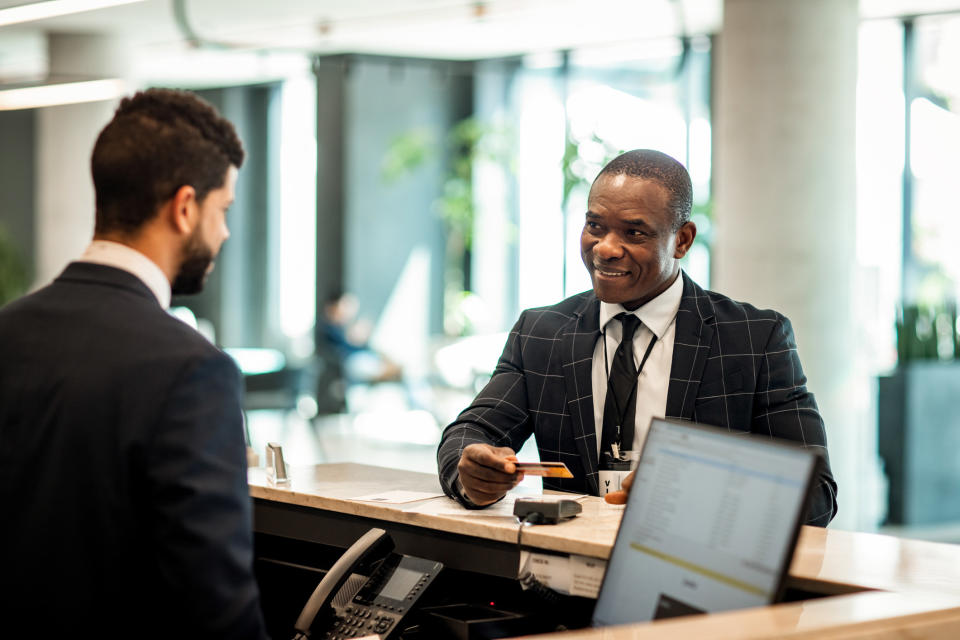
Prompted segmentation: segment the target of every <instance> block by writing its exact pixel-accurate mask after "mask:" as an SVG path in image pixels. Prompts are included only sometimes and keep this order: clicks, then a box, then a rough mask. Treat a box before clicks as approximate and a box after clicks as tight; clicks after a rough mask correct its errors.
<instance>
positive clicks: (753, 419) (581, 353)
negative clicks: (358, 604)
mask: <svg viewBox="0 0 960 640" xmlns="http://www.w3.org/2000/svg"><path fill="white" fill-rule="evenodd" d="M599 310H600V303H599V301H598V300H597V298H596V296H595V295H594V294H593V292H592V291H588V292H584V293H581V294H579V295H576V296H573V297H571V298H567V299H566V300H564V301H563V302H560V303H559V304H556V305H553V306H550V307H542V308H539V309H528V310H527V311H524V312H523V313H522V314H521V315H520V319H519V320H518V321H517V324H516V325H515V326H514V327H513V330H512V331H511V332H510V336H509V338H508V339H507V344H506V347H505V348H504V350H503V355H502V356H501V357H500V362H499V363H498V364H497V368H496V370H495V371H494V373H493V377H492V378H491V379H490V382H489V383H487V386H486V387H484V389H483V390H482V391H481V392H480V393H479V394H478V395H477V397H476V399H475V400H474V401H473V404H472V405H470V407H468V408H467V409H466V410H465V411H464V412H463V413H461V414H460V416H459V417H458V418H457V420H456V421H454V422H453V423H452V424H451V425H449V426H448V427H447V428H446V430H445V431H444V434H443V438H442V439H441V442H440V447H439V450H438V452H437V464H438V468H439V470H440V481H441V484H442V485H443V488H444V491H446V493H447V495H449V496H451V497H454V498H456V499H457V500H460V502H462V503H463V502H464V501H463V500H462V498H461V497H460V495H459V494H458V492H457V491H456V490H455V483H456V479H457V462H458V461H459V459H460V454H461V452H462V451H463V449H464V448H465V447H466V446H467V445H469V444H472V443H475V442H480V443H487V444H492V445H494V446H508V447H511V448H512V449H514V450H515V451H518V450H519V449H520V447H521V446H522V445H523V443H524V442H525V441H526V439H527V438H528V437H529V436H530V435H531V434H534V435H535V437H536V440H537V446H538V448H539V450H540V458H541V459H542V460H559V461H561V462H564V463H566V465H567V466H568V467H569V468H570V470H571V471H572V472H573V475H574V478H572V479H569V480H562V479H544V488H546V489H559V490H563V491H574V492H580V493H590V494H592V495H598V494H599V487H598V484H597V482H598V481H597V465H598V457H597V435H596V428H595V423H594V415H593V392H592V386H591V372H592V366H593V364H592V363H593V349H594V345H595V344H596V342H597V340H598V339H599V337H600V327H599V326H598V325H599V315H600V314H599ZM805 385H806V377H805V376H804V375H803V369H802V368H801V366H800V359H799V358H798V357H797V347H796V342H795V341H794V337H793V329H792V328H791V326H790V321H789V320H787V318H785V317H784V316H782V315H780V314H779V313H777V312H775V311H769V310H758V309H756V308H754V307H752V306H751V305H748V304H743V303H740V302H735V301H733V300H730V299H729V298H727V297H726V296H722V295H720V294H718V293H714V292H712V291H705V290H703V289H701V288H700V287H699V286H698V285H697V284H696V283H695V282H693V281H692V280H691V279H690V278H689V277H687V275H686V274H683V298H682V300H681V302H680V311H679V313H678V315H677V324H676V338H675V341H674V347H673V364H672V365H671V370H670V384H669V387H668V390H667V415H666V416H665V417H668V418H679V419H683V420H691V421H694V422H699V423H703V424H710V425H715V426H719V427H725V428H727V429H729V430H731V431H741V432H744V431H746V432H752V433H755V434H763V435H769V436H773V437H776V438H786V439H788V440H795V441H797V442H801V443H803V445H804V446H808V447H816V448H818V449H820V450H821V451H822V452H823V454H824V458H825V460H824V461H825V465H824V467H823V469H824V471H823V473H822V474H821V477H820V479H819V482H818V486H817V488H816V491H815V496H814V500H813V502H812V504H811V507H810V509H809V510H808V513H807V523H808V524H816V525H820V526H826V525H827V523H829V522H830V520H831V519H832V518H833V516H834V515H835V514H836V511H837V503H836V491H837V485H836V483H835V482H834V480H833V476H832V474H831V472H830V466H829V462H828V461H827V459H826V444H827V440H826V433H825V431H824V426H823V420H822V419H821V418H820V414H819V412H818V410H817V405H816V402H815V401H814V399H813V395H812V394H811V393H809V392H808V391H807V389H806V386H805ZM464 504H466V503H464Z"/></svg>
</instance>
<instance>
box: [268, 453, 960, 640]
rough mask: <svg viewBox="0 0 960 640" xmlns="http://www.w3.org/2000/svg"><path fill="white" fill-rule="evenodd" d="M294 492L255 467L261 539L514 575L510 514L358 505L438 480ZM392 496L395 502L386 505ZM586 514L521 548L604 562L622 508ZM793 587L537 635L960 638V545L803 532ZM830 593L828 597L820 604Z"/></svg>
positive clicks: (307, 477)
mask: <svg viewBox="0 0 960 640" xmlns="http://www.w3.org/2000/svg"><path fill="white" fill-rule="evenodd" d="M290 477H291V482H290V484H289V485H276V486H275V485H273V484H272V483H271V482H269V481H268V479H267V477H266V475H265V473H264V471H263V469H256V468H254V469H251V470H250V473H249V481H250V492H251V495H252V496H253V498H254V528H255V531H256V532H257V533H258V534H267V535H269V536H274V537H278V538H282V539H291V540H297V541H302V542H305V543H318V544H323V545H328V546H332V547H339V548H346V547H348V546H349V545H350V544H352V542H353V541H354V540H356V539H357V538H358V537H360V535H362V534H363V533H364V532H365V531H367V530H368V529H369V528H370V527H372V526H379V527H381V528H384V529H386V530H387V531H388V532H389V533H390V534H391V536H392V537H393V539H394V541H395V542H396V546H397V550H398V551H400V552H402V553H407V554H411V555H418V556H422V557H426V558H430V559H433V560H437V561H440V562H443V563H444V565H445V566H446V567H448V568H452V569H457V570H463V571H470V572H476V573H480V574H486V575H490V576H499V577H501V578H516V576H517V572H518V568H519V563H520V557H521V556H520V547H519V546H518V544H517V538H518V525H517V522H516V520H515V519H514V518H512V517H510V516H506V515H493V514H490V515H486V514H484V515H481V513H484V512H467V511H466V510H462V509H460V508H459V507H458V506H456V504H455V503H454V502H453V501H451V500H449V499H448V498H445V497H433V498H426V497H425V499H422V500H417V501H411V502H405V503H402V504H391V503H384V502H371V501H357V500H355V498H357V497H365V496H366V497H369V496H374V495H375V494H381V495H382V494H383V493H384V492H388V491H408V492H422V493H423V494H424V496H426V495H427V494H430V495H439V494H440V493H441V491H440V487H439V483H438V481H437V478H436V476H435V475H434V474H432V473H430V474H428V473H417V472H410V471H400V470H396V469H386V468H380V467H371V466H366V465H359V464H350V463H345V464H330V465H317V466H312V467H302V468H298V467H292V468H290ZM384 499H389V496H386V497H384ZM581 504H582V506H583V512H582V513H581V514H580V516H578V517H576V518H574V519H572V520H570V521H567V522H563V523H560V524H557V525H542V526H527V527H525V528H524V529H523V532H522V543H523V548H524V549H527V550H533V551H535V552H542V553H545V554H551V555H555V556H557V557H563V556H564V555H565V554H575V555H576V556H584V557H587V558H595V559H600V560H604V561H605V560H606V558H607V557H608V556H609V554H610V549H611V547H612V545H613V541H614V539H615V537H616V532H617V528H618V526H619V523H620V517H621V514H622V512H623V507H618V506H613V505H608V504H606V503H605V502H604V501H603V500H602V499H600V498H595V497H586V498H583V499H582V501H581ZM787 587H788V588H789V589H791V590H793V591H794V592H795V593H805V594H809V595H810V596H811V598H810V599H804V600H800V601H797V602H789V603H784V604H779V605H775V606H770V607H763V608H756V609H745V610H740V611H733V612H727V613H721V614H711V615H707V616H691V617H687V618H677V619H673V620H663V621H657V622H654V623H647V624H638V625H629V626H625V627H610V628H606V629H584V630H582V631H570V632H565V633H560V634H550V635H547V636H538V637H557V638H565V639H568V640H581V639H582V640H587V639H597V640H599V639H601V638H602V639H604V640H619V639H621V638H622V639H628V638H629V639H634V638H636V639H641V638H784V637H789V638H845V639H846V638H861V637H863V638H867V637H869V638H891V639H892V638H911V639H912V638H931V639H940V638H943V639H944V640H946V639H947V638H951V639H954V638H960V545H947V544H938V543H931V542H922V541H915V540H905V539H899V538H893V537H889V536H881V535H875V534H867V533H851V532H846V531H834V530H829V529H818V528H813V527H804V528H803V530H802V531H801V534H800V539H799V543H798V547H797V551H796V554H795V556H794V559H793V563H792V565H791V567H790V576H789V579H788V583H787ZM819 596H827V597H819Z"/></svg>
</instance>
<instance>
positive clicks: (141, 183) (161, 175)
mask: <svg viewBox="0 0 960 640" xmlns="http://www.w3.org/2000/svg"><path fill="white" fill-rule="evenodd" d="M243 155H244V154H243V145H242V144H241V143H240V138H238V137H237V132H236V131H235V130H234V128H233V125H232V124H230V122H229V121H227V120H226V119H224V118H223V117H221V116H220V114H219V113H217V111H216V109H214V108H213V107H212V106H211V105H210V104H208V103H207V102H205V101H203V100H201V99H200V98H199V97H197V96H195V95H194V94H192V93H188V92H186V91H174V90H171V89H149V90H147V91H141V92H138V93H137V94H136V95H134V96H133V97H130V98H124V99H123V101H122V102H121V103H120V106H119V107H118V108H117V111H116V113H115V114H114V116H113V120H111V121H110V123H109V124H108V125H107V126H106V127H104V129H103V131H101V132H100V135H99V137H97V142H96V144H95V145H94V147H93V156H92V157H91V159H90V168H91V171H92V173H93V186H94V190H95V191H96V203H97V222H96V230H97V232H98V233H103V232H108V231H120V232H132V231H135V230H137V229H139V228H140V227H141V226H142V225H143V223H145V222H146V221H148V220H150V219H151V218H153V216H154V215H155V214H156V213H157V210H158V209H159V208H160V206H161V205H162V204H163V203H164V202H166V201H168V200H169V199H170V198H172V197H173V196H174V195H175V194H176V192H177V190H178V189H179V188H180V187H182V186H184V185H190V186H192V187H193V188H194V190H195V191H196V198H197V201H198V202H202V201H203V199H204V198H206V196H207V194H208V193H210V191H212V190H214V189H219V188H220V187H222V186H223V185H224V178H225V177H226V174H227V169H228V168H229V167H230V166H231V165H232V166H234V167H237V168H239V167H240V165H241V164H243Z"/></svg>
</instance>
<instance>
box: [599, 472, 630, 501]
mask: <svg viewBox="0 0 960 640" xmlns="http://www.w3.org/2000/svg"><path fill="white" fill-rule="evenodd" d="M599 474H600V495H601V496H605V495H607V494H608V493H610V492H611V491H620V485H621V484H622V483H623V479H624V478H626V477H627V476H628V475H630V469H624V470H623V471H603V470H601V471H600V472H599Z"/></svg>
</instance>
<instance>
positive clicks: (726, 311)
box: [700, 289, 786, 322]
mask: <svg viewBox="0 0 960 640" xmlns="http://www.w3.org/2000/svg"><path fill="white" fill-rule="evenodd" d="M700 291H701V293H702V294H703V296H704V297H706V299H707V300H708V301H709V303H710V306H712V307H713V312H714V314H715V316H716V319H717V321H718V322H732V321H736V320H771V321H774V322H779V321H783V320H786V316H784V315H783V314H782V313H780V312H779V311H776V310H774V309H759V308H757V307H755V306H754V305H752V304H750V303H749V302H743V301H741V300H734V299H732V298H730V297H729V296H725V295H723V294H722V293H717V292H716V291H707V290H705V289H701V290H700Z"/></svg>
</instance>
